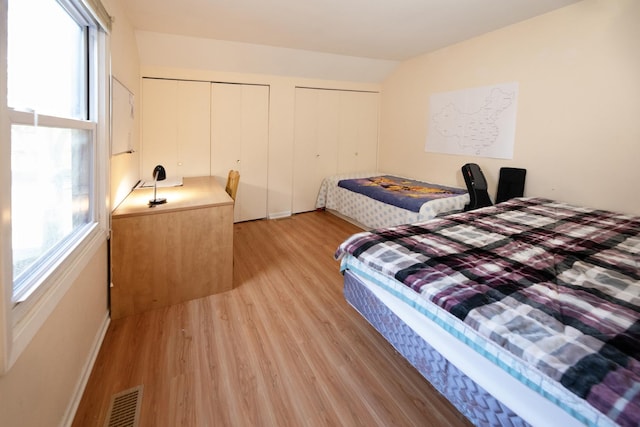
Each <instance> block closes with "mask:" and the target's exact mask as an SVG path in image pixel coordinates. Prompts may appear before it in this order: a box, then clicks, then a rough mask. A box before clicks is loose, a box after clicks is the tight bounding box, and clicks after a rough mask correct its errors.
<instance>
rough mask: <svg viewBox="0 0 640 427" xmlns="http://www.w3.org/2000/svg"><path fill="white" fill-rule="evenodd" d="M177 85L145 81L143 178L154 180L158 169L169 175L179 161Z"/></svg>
mask: <svg viewBox="0 0 640 427" xmlns="http://www.w3.org/2000/svg"><path fill="white" fill-rule="evenodd" d="M177 98H178V84H177V81H175V80H159V79H142V117H141V121H142V123H141V127H142V132H141V133H142V155H141V167H142V171H141V175H142V178H143V179H151V178H152V175H153V169H154V167H155V166H156V165H163V166H165V168H166V169H167V173H168V174H170V175H177V171H176V169H175V167H174V166H175V165H176V159H177V157H178V146H177V132H178V123H177V120H176V117H177V116H176V114H177V108H178V106H177Z"/></svg>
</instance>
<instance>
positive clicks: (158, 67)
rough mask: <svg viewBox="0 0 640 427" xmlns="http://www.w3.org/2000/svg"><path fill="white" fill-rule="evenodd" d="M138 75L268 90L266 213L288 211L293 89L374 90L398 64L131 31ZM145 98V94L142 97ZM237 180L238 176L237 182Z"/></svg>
mask: <svg viewBox="0 0 640 427" xmlns="http://www.w3.org/2000/svg"><path fill="white" fill-rule="evenodd" d="M136 36H137V40H138V50H139V54H140V63H141V69H140V74H141V75H142V76H144V77H165V78H178V79H193V80H205V81H218V82H231V83H259V84H266V85H269V86H270V98H269V154H268V161H269V172H268V182H267V187H268V195H267V199H268V202H267V203H268V209H267V210H268V214H269V216H270V217H279V216H283V215H289V214H290V213H291V193H292V185H293V184H292V162H293V133H294V132H293V131H294V107H295V87H296V86H306V87H320V88H332V89H349V90H369V91H378V90H380V85H379V83H377V81H381V80H382V79H383V78H384V76H386V75H387V74H388V73H389V72H390V71H391V70H392V69H393V67H395V65H397V63H396V62H394V61H381V60H373V59H367V58H354V57H348V56H341V55H329V54H324V53H314V52H307V51H297V50H293V49H282V48H273V47H267V46H257V45H249V44H244V43H231V42H222V41H217V40H205V39H198V38H192V37H183V36H175V35H167V34H159V33H149V32H141V31H138V32H136ZM143 96H144V94H143ZM241 179H242V178H241Z"/></svg>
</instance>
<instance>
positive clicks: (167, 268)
mask: <svg viewBox="0 0 640 427" xmlns="http://www.w3.org/2000/svg"><path fill="white" fill-rule="evenodd" d="M157 194H158V197H159V198H160V197H164V198H166V199H167V203H165V204H163V205H157V206H154V207H149V206H148V202H149V200H150V199H153V189H152V188H151V189H148V188H144V189H136V190H133V191H132V192H131V194H130V195H129V196H128V197H127V198H126V199H125V200H124V201H123V202H122V203H121V204H120V206H118V208H117V209H116V210H115V211H113V213H112V226H111V228H112V234H111V274H112V280H111V283H112V287H111V317H112V318H113V319H117V318H120V317H124V316H129V315H131V314H135V313H139V312H143V311H148V310H152V309H155V308H160V307H165V306H168V305H172V304H176V303H179V302H182V301H187V300H190V299H194V298H200V297H203V296H206V295H211V294H214V293H218V292H223V291H226V290H229V289H231V288H232V287H233V199H232V198H231V197H229V195H228V194H227V193H226V192H225V191H224V188H222V187H221V186H220V185H219V184H218V183H217V182H216V181H215V178H214V177H201V178H184V180H183V186H181V187H166V188H158V190H157Z"/></svg>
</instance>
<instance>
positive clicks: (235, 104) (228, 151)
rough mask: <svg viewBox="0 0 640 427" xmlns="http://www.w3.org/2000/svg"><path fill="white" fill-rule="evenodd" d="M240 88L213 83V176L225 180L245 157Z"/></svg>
mask: <svg viewBox="0 0 640 427" xmlns="http://www.w3.org/2000/svg"><path fill="white" fill-rule="evenodd" d="M241 118H242V96H241V88H240V85H233V84H223V83H212V84H211V175H215V176H218V177H224V179H226V177H227V174H228V173H229V170H231V169H236V170H237V169H238V168H239V167H240V158H241V156H242V146H241V135H242V120H241Z"/></svg>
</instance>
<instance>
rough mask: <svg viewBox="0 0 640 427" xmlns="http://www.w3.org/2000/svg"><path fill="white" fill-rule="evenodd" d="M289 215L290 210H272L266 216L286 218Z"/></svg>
mask: <svg viewBox="0 0 640 427" xmlns="http://www.w3.org/2000/svg"><path fill="white" fill-rule="evenodd" d="M290 216H291V211H284V212H273V213H270V214H269V216H268V218H269V219H280V218H287V217H290Z"/></svg>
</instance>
